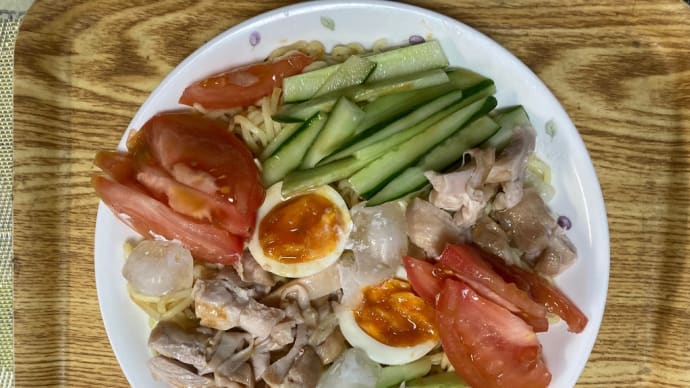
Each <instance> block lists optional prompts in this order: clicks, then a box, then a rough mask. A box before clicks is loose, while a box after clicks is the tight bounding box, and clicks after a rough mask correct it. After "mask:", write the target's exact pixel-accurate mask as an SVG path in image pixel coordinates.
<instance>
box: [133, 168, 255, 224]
mask: <svg viewBox="0 0 690 388" xmlns="http://www.w3.org/2000/svg"><path fill="white" fill-rule="evenodd" d="M136 177H137V181H138V182H139V183H141V184H142V185H143V186H144V187H146V188H147V189H148V190H149V191H150V192H152V193H154V194H155V195H156V197H158V198H163V201H164V202H165V203H167V204H168V206H170V207H171V208H172V209H173V210H174V211H176V212H178V213H180V214H183V215H186V216H188V217H192V218H194V219H195V220H198V221H200V222H208V223H211V224H213V225H215V226H217V227H219V228H222V229H225V230H227V231H228V232H230V233H232V234H236V235H238V236H242V237H249V235H250V234H249V231H250V229H251V228H252V227H253V225H252V224H250V223H249V222H248V221H249V220H248V219H247V217H244V216H243V215H241V214H239V212H238V210H237V207H236V206H229V204H228V203H227V202H225V201H223V200H221V199H220V198H219V197H217V196H214V195H210V194H208V193H204V192H203V191H200V190H197V189H194V188H192V187H189V186H187V185H184V184H182V183H179V182H178V181H176V180H175V179H173V178H172V177H171V176H170V175H168V174H167V173H166V172H165V171H164V170H163V169H162V168H160V167H154V166H146V167H142V168H140V171H139V172H138V173H137V175H136Z"/></svg>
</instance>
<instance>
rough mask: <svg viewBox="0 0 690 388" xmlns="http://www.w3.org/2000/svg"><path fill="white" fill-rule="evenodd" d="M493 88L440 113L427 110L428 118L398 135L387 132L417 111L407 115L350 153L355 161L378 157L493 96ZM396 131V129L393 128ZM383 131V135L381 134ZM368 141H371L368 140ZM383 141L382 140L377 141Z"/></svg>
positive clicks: (356, 146) (355, 145) (353, 147)
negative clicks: (459, 111)
mask: <svg viewBox="0 0 690 388" xmlns="http://www.w3.org/2000/svg"><path fill="white" fill-rule="evenodd" d="M493 91H494V88H493V87H486V88H484V89H482V90H481V91H479V92H478V93H475V94H472V95H471V96H469V97H467V98H464V99H462V100H460V101H459V102H455V103H454V104H453V105H451V106H450V107H447V108H445V109H443V110H441V111H440V112H436V113H434V114H431V111H432V109H431V107H429V108H430V109H428V110H427V111H428V113H429V114H431V115H430V116H428V117H427V119H425V120H424V121H422V122H420V123H419V124H417V125H414V126H412V127H409V128H407V129H405V130H404V131H402V132H399V133H397V134H396V133H394V132H393V131H390V130H389V127H392V126H394V125H395V124H397V123H399V122H401V121H403V120H405V119H406V118H408V117H409V116H412V114H414V113H417V111H415V112H413V113H411V114H409V115H408V116H405V117H403V118H402V119H400V120H398V121H396V122H394V123H393V124H391V125H390V126H389V127H385V128H383V129H382V130H380V131H378V132H376V133H374V134H373V135H371V136H369V137H367V138H365V139H363V140H362V142H361V143H363V146H360V145H358V144H354V145H353V146H352V147H351V148H352V149H355V150H356V151H355V152H353V153H352V155H354V156H355V157H356V158H357V159H370V158H372V156H378V155H380V154H382V153H383V152H381V151H386V150H388V149H391V148H393V147H395V146H396V145H398V144H400V143H402V142H403V141H405V140H407V139H409V138H410V137H412V136H415V135H416V134H417V133H419V132H420V129H424V128H426V127H428V126H430V125H431V124H433V123H435V122H437V121H438V120H440V119H442V118H444V117H446V116H448V115H449V114H451V113H453V112H455V111H457V110H458V109H461V108H464V107H466V106H468V105H470V104H472V103H475V102H477V101H479V100H481V99H483V98H486V97H488V96H490V95H491V94H493ZM455 93H462V91H457V92H455ZM441 98H443V97H441ZM441 98H438V99H437V100H434V101H432V102H431V103H429V104H427V105H425V106H423V107H422V108H419V109H418V111H419V110H423V109H424V108H426V107H428V106H429V105H431V104H432V103H434V102H436V101H439V100H440V99H441ZM395 129H397V128H395ZM384 131H385V133H383V132H384ZM369 139H373V141H372V140H369ZM379 139H383V140H379ZM360 147H361V148H360Z"/></svg>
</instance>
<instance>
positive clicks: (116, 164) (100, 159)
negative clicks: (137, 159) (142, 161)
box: [94, 151, 136, 183]
mask: <svg viewBox="0 0 690 388" xmlns="http://www.w3.org/2000/svg"><path fill="white" fill-rule="evenodd" d="M94 164H95V165H96V166H97V167H98V168H100V169H101V170H103V172H105V173H106V174H107V175H108V176H109V177H111V178H113V179H115V180H116V181H118V182H121V183H122V182H127V181H133V180H134V179H135V176H136V167H135V166H134V160H133V159H132V157H131V156H130V155H128V154H126V153H124V152H116V151H99V152H98V153H96V158H95V160H94Z"/></svg>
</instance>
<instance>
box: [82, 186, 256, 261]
mask: <svg viewBox="0 0 690 388" xmlns="http://www.w3.org/2000/svg"><path fill="white" fill-rule="evenodd" d="M91 183H92V185H93V187H94V189H95V190H96V193H97V194H98V195H99V196H100V197H101V199H102V200H103V202H105V203H106V205H108V207H110V209H111V210H112V212H113V213H114V214H115V216H117V217H118V218H119V219H120V220H122V221H123V222H124V223H125V224H127V225H129V226H130V227H132V228H133V229H134V230H136V231H137V232H139V233H140V234H141V235H142V236H144V237H147V238H152V239H153V238H157V237H158V236H162V237H164V238H166V239H168V240H178V241H179V242H180V243H181V244H182V245H184V246H185V247H186V248H187V249H189V250H190V251H191V253H192V256H194V258H196V259H198V260H202V261H206V262H210V263H222V264H232V263H234V262H235V261H236V260H237V258H238V257H239V255H240V254H241V253H242V250H243V248H244V241H243V240H242V238H240V237H238V236H235V235H232V234H230V233H228V232H227V231H224V230H222V229H219V228H216V227H215V226H213V225H210V224H206V223H200V222H196V221H193V220H191V219H189V218H187V217H184V216H182V215H180V214H177V213H176V212H174V211H173V210H172V209H170V208H169V207H167V206H166V205H165V204H163V203H161V202H159V201H158V200H156V199H154V198H152V197H150V196H149V195H148V194H147V193H145V192H142V191H140V190H137V188H136V187H135V186H132V185H127V184H122V183H118V182H115V181H113V180H111V179H108V178H106V177H104V176H100V175H97V176H94V177H93V178H92V180H91ZM123 215H124V216H123Z"/></svg>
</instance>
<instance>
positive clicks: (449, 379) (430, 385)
mask: <svg viewBox="0 0 690 388" xmlns="http://www.w3.org/2000/svg"><path fill="white" fill-rule="evenodd" d="M405 388H469V385H467V384H466V383H465V382H464V381H463V380H462V379H461V378H460V377H459V376H458V374H457V373H455V372H445V373H439V374H435V375H431V376H427V377H421V378H417V379H414V380H410V381H407V382H405Z"/></svg>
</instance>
